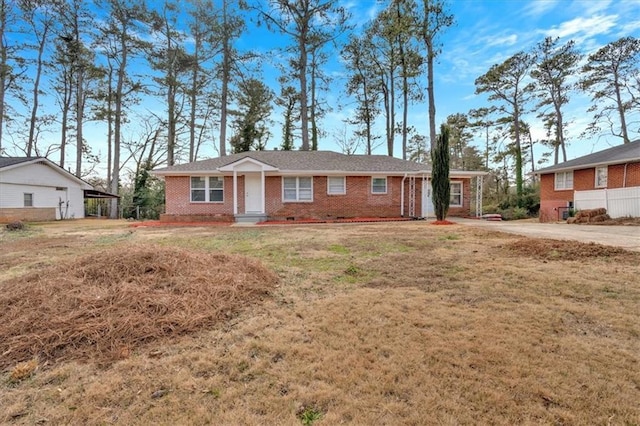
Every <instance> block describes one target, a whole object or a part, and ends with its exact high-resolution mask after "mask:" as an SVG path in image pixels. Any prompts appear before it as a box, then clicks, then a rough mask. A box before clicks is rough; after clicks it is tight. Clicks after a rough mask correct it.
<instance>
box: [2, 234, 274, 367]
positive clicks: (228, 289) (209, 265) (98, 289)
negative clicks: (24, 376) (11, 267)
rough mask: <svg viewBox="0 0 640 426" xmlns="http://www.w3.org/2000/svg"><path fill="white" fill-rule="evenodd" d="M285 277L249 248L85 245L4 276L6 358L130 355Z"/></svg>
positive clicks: (212, 318)
mask: <svg viewBox="0 0 640 426" xmlns="http://www.w3.org/2000/svg"><path fill="white" fill-rule="evenodd" d="M276 281H277V279H276V276H275V275H274V274H273V273H272V272H271V271H269V270H268V269H266V268H265V267H263V266H261V265H260V264H259V263H258V262H256V261H253V260H250V259H247V258H245V257H243V256H239V255H226V254H207V253H201V252H197V251H187V250H182V249H176V248H163V247H154V246H135V245H133V246H128V247H126V248H123V247H117V248H110V249H106V250H103V251H101V252H98V253H95V254H90V255H85V256H82V257H79V258H77V259H74V260H72V261H67V262H63V263H61V264H59V265H57V266H55V267H48V268H44V269H42V270H40V271H37V272H33V273H30V274H28V275H26V276H22V277H18V278H14V279H10V280H8V281H6V282H4V283H3V290H2V292H1V294H0V306H3V310H2V312H0V353H2V355H3V356H2V358H1V359H0V368H1V369H5V368H7V367H9V366H12V365H15V364H16V363H18V362H22V361H25V360H29V359H31V358H33V357H38V358H39V359H40V360H41V361H59V360H68V359H77V360H83V361H85V360H96V361H98V362H101V363H104V362H111V361H113V360H116V359H121V358H126V357H127V356H128V354H129V353H130V351H132V350H133V349H135V348H136V347H138V346H139V345H141V344H143V343H147V342H151V341H157V340H159V339H162V338H164V337H168V336H178V335H183V334H188V333H192V332H196V331H198V330H201V329H202V328H203V327H206V326H209V325H211V324H214V323H216V322H217V321H220V320H222V319H225V318H228V317H230V316H233V315H234V314H235V313H236V312H238V311H239V310H240V309H241V308H242V307H243V306H245V305H247V304H249V303H252V302H255V301H257V300H258V299H260V298H263V297H265V296H266V295H268V294H269V292H270V291H271V289H272V288H273V287H274V286H275V284H276Z"/></svg>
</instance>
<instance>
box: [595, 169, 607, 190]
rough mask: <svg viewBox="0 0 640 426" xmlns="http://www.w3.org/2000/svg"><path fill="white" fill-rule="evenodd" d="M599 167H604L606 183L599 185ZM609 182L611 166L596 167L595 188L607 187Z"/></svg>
mask: <svg viewBox="0 0 640 426" xmlns="http://www.w3.org/2000/svg"><path fill="white" fill-rule="evenodd" d="M598 169H600V170H602V169H604V172H605V173H604V185H602V184H601V185H598ZM608 183H609V166H598V167H596V168H595V182H594V183H593V186H594V188H606V187H607V185H608Z"/></svg>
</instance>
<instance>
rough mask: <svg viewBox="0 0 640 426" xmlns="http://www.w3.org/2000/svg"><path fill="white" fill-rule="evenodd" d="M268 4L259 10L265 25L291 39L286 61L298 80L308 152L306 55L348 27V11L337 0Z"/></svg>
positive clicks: (304, 143) (285, 0)
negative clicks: (268, 7)
mask: <svg viewBox="0 0 640 426" xmlns="http://www.w3.org/2000/svg"><path fill="white" fill-rule="evenodd" d="M269 6H270V9H269V10H266V11H265V10H262V11H261V14H262V16H263V18H264V19H265V21H266V22H267V25H268V26H269V27H270V28H273V29H275V30H277V31H279V32H280V33H282V34H284V35H286V36H289V37H291V39H292V41H293V45H292V46H291V48H290V49H289V50H290V51H291V52H293V53H294V58H293V59H292V60H291V61H290V64H291V67H292V71H293V73H294V74H295V75H296V76H297V79H298V83H299V91H298V95H299V103H298V106H299V107H300V130H301V138H302V147H301V149H302V150H303V151H308V150H309V149H310V148H311V145H310V143H309V135H310V132H309V90H310V89H309V82H308V78H309V72H310V55H311V54H312V53H313V52H314V51H315V50H318V49H321V48H322V47H323V46H325V45H327V44H328V43H330V42H332V41H334V40H335V39H336V38H338V37H339V36H340V35H341V34H342V33H344V31H346V30H347V29H348V28H349V26H348V25H347V18H348V13H347V11H346V9H345V8H344V7H342V6H339V5H338V1H337V0H294V1H289V0H270V1H269ZM312 110H313V109H312ZM314 119H315V118H314Z"/></svg>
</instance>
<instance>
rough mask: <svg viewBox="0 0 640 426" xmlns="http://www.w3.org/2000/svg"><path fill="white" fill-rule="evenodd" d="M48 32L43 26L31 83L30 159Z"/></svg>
mask: <svg viewBox="0 0 640 426" xmlns="http://www.w3.org/2000/svg"><path fill="white" fill-rule="evenodd" d="M48 32H49V26H48V24H47V23H45V24H44V28H43V33H42V38H41V39H40V40H39V41H38V59H37V66H36V75H35V79H34V82H33V99H32V101H33V105H32V106H31V119H30V122H29V140H28V141H27V157H31V152H32V151H33V149H34V147H35V143H36V141H35V132H36V120H37V119H38V101H39V96H38V95H39V94H40V77H41V76H42V65H43V59H42V56H43V54H44V46H45V44H46V41H47V33H48Z"/></svg>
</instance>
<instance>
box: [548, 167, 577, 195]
mask: <svg viewBox="0 0 640 426" xmlns="http://www.w3.org/2000/svg"><path fill="white" fill-rule="evenodd" d="M569 175H570V176H571V185H569V184H568V183H567V176H569ZM553 179H554V185H553V188H554V189H555V190H556V191H565V190H569V189H573V170H571V171H568V172H556V173H555V174H554V178H553Z"/></svg>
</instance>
